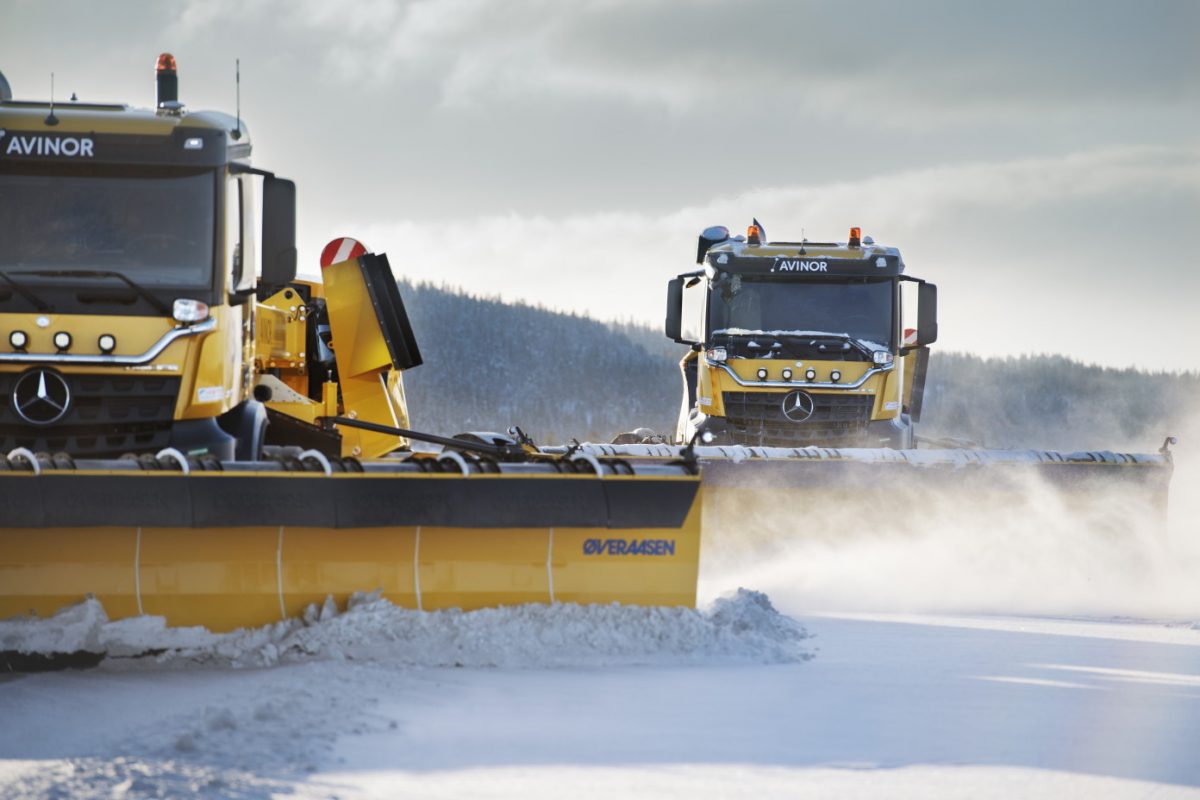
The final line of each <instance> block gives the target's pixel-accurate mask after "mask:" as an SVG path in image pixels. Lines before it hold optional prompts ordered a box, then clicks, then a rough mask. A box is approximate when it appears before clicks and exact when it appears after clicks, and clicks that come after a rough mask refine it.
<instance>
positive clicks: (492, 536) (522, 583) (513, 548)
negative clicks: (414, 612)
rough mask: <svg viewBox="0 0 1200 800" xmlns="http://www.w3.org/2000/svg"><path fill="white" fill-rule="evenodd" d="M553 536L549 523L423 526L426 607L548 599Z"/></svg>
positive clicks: (421, 558)
mask: <svg viewBox="0 0 1200 800" xmlns="http://www.w3.org/2000/svg"><path fill="white" fill-rule="evenodd" d="M549 538H550V531H549V530H548V529H546V528H533V529H529V528H494V529H491V530H469V529H464V528H422V529H421V542H420V550H419V552H420V555H419V557H418V558H419V561H420V573H421V586H420V589H421V607H422V608H424V609H425V610H429V609H435V608H462V609H472V608H486V607H489V606H498V605H517V604H520V603H546V602H549V600H550V582H549V578H548V575H547V570H546V559H547V556H548V549H547V548H548V545H549Z"/></svg>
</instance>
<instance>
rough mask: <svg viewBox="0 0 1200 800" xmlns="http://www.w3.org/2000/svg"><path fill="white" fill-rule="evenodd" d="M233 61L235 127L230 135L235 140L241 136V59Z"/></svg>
mask: <svg viewBox="0 0 1200 800" xmlns="http://www.w3.org/2000/svg"><path fill="white" fill-rule="evenodd" d="M233 63H234V64H235V65H236V66H235V67H234V70H235V72H234V79H233V82H234V84H235V85H236V86H237V127H236V128H234V130H233V132H232V133H231V134H230V136H232V137H233V140H234V141H235V142H236V141H237V140H238V139H240V138H242V60H241V59H240V58H238V59H235V60H234V62H233Z"/></svg>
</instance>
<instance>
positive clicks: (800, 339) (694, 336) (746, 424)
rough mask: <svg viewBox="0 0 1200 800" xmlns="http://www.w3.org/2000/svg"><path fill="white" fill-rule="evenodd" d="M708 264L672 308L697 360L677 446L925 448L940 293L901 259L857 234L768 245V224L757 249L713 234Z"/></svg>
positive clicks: (675, 333)
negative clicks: (909, 320) (919, 436)
mask: <svg viewBox="0 0 1200 800" xmlns="http://www.w3.org/2000/svg"><path fill="white" fill-rule="evenodd" d="M696 262H697V263H698V264H702V265H703V269H701V270H697V271H693V272H688V273H684V274H682V275H679V276H678V277H676V278H675V279H674V280H672V281H671V282H670V284H669V288H668V295H667V318H666V335H667V337H668V338H670V339H672V340H673V341H675V342H678V343H680V344H685V345H688V347H689V350H688V352H687V353H686V355H684V357H683V358H682V360H681V362H680V370H681V373H682V378H683V400H682V404H681V409H680V415H679V423H678V426H677V429H676V439H677V441H680V442H689V441H692V440H693V439H694V438H695V437H697V436H700V437H702V439H703V441H705V442H709V443H713V444H739V445H750V446H768V447H807V446H819V447H889V448H910V447H912V446H913V445H914V438H913V424H914V423H915V422H916V421H918V420H919V419H920V415H921V401H922V396H923V391H924V383H925V372H926V368H927V365H928V359H929V345H931V344H932V343H933V342H934V341H935V340H936V339H937V287H936V286H934V285H933V284H931V283H927V282H926V281H923V280H921V279H919V278H913V277H910V276H908V275H905V274H904V260H903V259H902V258H901V256H900V252H899V251H898V250H897V249H896V248H893V247H883V246H880V245H877V244H875V243H874V241H872V240H871V239H870V237H867V238H865V239H864V238H863V237H862V236H861V232H860V230H859V229H858V228H852V229H851V230H850V235H849V237H848V238H847V240H846V241H845V242H809V241H808V240H806V239H804V240H801V241H798V242H768V241H767V239H766V235H765V232H764V231H763V229H762V226H760V225H759V224H758V223H757V221H756V222H755V223H754V224H753V225H751V226H750V227H749V229H748V231H747V235H746V236H744V237H743V236H736V237H734V236H730V234H729V230H728V229H727V228H725V227H723V226H716V227H712V228H708V229H706V230H705V231H704V232H703V233H702V234H701V235H700V238H699V242H698V245H697V257H696ZM909 287H911V289H910V288H909ZM914 290H915V291H914ZM913 312H915V315H914V313H913ZM906 315H908V316H910V317H912V316H915V325H914V327H912V328H906V327H904V326H903V324H902V322H904V321H905V319H906Z"/></svg>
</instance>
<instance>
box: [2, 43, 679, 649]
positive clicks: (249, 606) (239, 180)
mask: <svg viewBox="0 0 1200 800" xmlns="http://www.w3.org/2000/svg"><path fill="white" fill-rule="evenodd" d="M156 84H157V92H158V96H157V102H156V104H155V107H154V108H152V109H135V108H130V107H128V106H126V105H112V104H98V103H88V102H77V101H71V102H69V103H59V104H54V103H53V102H42V101H38V102H27V101H18V100H13V99H12V96H11V92H10V91H9V89H8V84H7V83H6V82H5V81H4V80H3V78H2V77H0V619H4V618H9V617H14V616H21V615H39V616H46V615H50V614H53V613H54V612H56V611H57V610H58V609H60V608H61V607H63V606H66V605H68V604H71V603H75V602H78V601H80V600H82V599H84V598H85V597H86V596H89V595H91V596H94V597H96V598H98V599H99V600H100V601H101V602H102V603H103V605H104V608H105V610H106V611H107V613H108V615H109V616H110V617H111V618H114V619H116V618H121V617H128V616H133V615H139V614H151V615H162V616H164V617H165V618H166V619H167V621H168V623H169V624H172V625H204V626H207V627H208V628H210V629H212V630H217V631H221V630H229V629H232V628H235V627H239V626H246V625H261V624H265V623H269V622H272V621H275V620H279V619H281V618H285V617H290V616H295V615H297V614H299V613H301V611H302V610H303V609H304V608H305V607H306V606H307V605H308V604H310V603H313V602H321V601H323V600H324V599H325V598H326V597H327V596H329V595H333V596H334V597H335V598H337V599H339V600H344V599H345V597H346V596H347V595H348V594H349V593H351V592H354V591H373V590H381V591H382V594H383V596H384V597H386V598H388V599H390V600H391V601H392V602H394V603H396V604H398V605H402V606H408V607H413V608H420V609H436V608H447V607H458V608H464V609H469V608H478V607H481V606H494V605H500V604H517V603H526V602H555V601H574V602H613V601H619V602H624V603H636V604H647V605H693V604H694V603H695V594H696V577H697V569H698V562H699V533H700V503H699V490H700V484H699V481H700V478H699V476H698V475H697V469H696V466H695V462H694V461H692V462H688V461H686V459H685V460H666V461H662V462H659V463H643V464H640V465H633V466H631V464H630V463H629V462H628V461H625V460H623V459H610V458H604V457H597V456H593V455H590V454H586V453H582V452H572V453H569V454H547V453H542V452H539V451H538V450H537V449H536V448H535V447H534V446H532V444H531V443H530V442H529V441H528V440H527V439H526V438H525V437H523V435H521V434H520V432H519V430H515V429H514V431H513V432H512V434H511V435H499V434H479V435H473V436H467V437H465V438H459V437H456V438H443V437H440V436H435V435H429V434H421V433H418V432H415V431H411V430H409V429H408V428H407V424H408V415H407V408H406V406H405V400H404V393H403V386H402V380H401V375H402V373H403V371H404V370H407V369H412V368H414V367H416V366H418V365H419V364H420V363H421V357H420V353H419V349H418V347H417V344H416V341H415V339H414V337H413V333H412V330H411V327H410V326H409V324H408V319H407V316H406V314H405V311H404V307H403V303H402V301H401V298H400V295H399V293H398V290H397V286H396V282H395V280H394V278H393V276H392V272H391V268H390V266H389V264H388V261H387V258H386V257H385V256H383V255H375V254H372V253H369V252H367V251H366V250H365V248H363V247H361V246H360V245H358V244H357V243H355V242H354V241H353V240H349V239H346V240H335V241H334V242H331V244H330V246H329V247H328V248H326V251H325V253H324V254H323V256H322V265H323V270H322V280H321V281H319V282H318V281H300V280H297V279H296V249H295V186H294V184H293V183H292V182H290V181H287V180H284V179H282V178H279V177H277V176H276V175H274V174H272V173H270V172H267V171H264V170H262V169H259V168H257V167H254V166H251V164H250V154H251V143H250V136H249V133H248V132H247V130H246V128H245V126H244V125H243V124H242V122H241V119H240V115H239V116H238V117H236V118H235V117H233V116H229V115H226V114H221V113H215V112H207V111H199V112H197V111H190V110H189V109H187V108H186V107H185V106H184V105H183V104H182V103H181V102H180V101H179V99H178V92H177V88H178V77H177V70H176V64H175V60H174V59H173V58H172V57H171V56H170V55H168V54H163V55H162V56H161V57H160V58H159V59H158V62H157V65H156ZM260 195H261V205H259V203H258V201H257V198H258V197H259V196H260ZM260 220H261V222H260ZM412 440H425V441H428V442H431V443H433V444H438V445H442V446H443V449H442V450H441V451H440V452H421V453H417V452H413V451H412V450H411V449H410V448H409V444H410V442H411V441H412Z"/></svg>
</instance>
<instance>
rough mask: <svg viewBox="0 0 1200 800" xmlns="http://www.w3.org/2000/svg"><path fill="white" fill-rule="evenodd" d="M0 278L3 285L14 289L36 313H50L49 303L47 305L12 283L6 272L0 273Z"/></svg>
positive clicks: (25, 289) (28, 291) (17, 284)
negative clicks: (30, 304) (2, 280)
mask: <svg viewBox="0 0 1200 800" xmlns="http://www.w3.org/2000/svg"><path fill="white" fill-rule="evenodd" d="M0 278H3V279H4V282H5V283H7V284H8V285H9V286H11V287H13V288H14V289H16V290H17V293H18V294H19V295H21V297H24V298H25V299H26V300H28V301H29V302H30V303H33V307H34V308H36V309H37V310H38V311H50V310H51V309H50V304H49V303H47V302H46V301H45V300H43V299H42V298H40V297H38V296H37V295H36V294H34V293H33V292H31V291H30V290H29V289H27V288H25V287H24V286H22V285H21V284H19V283H17V282H16V281H14V280H13V279H12V278H10V277H9V276H8V273H7V272H0Z"/></svg>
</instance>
